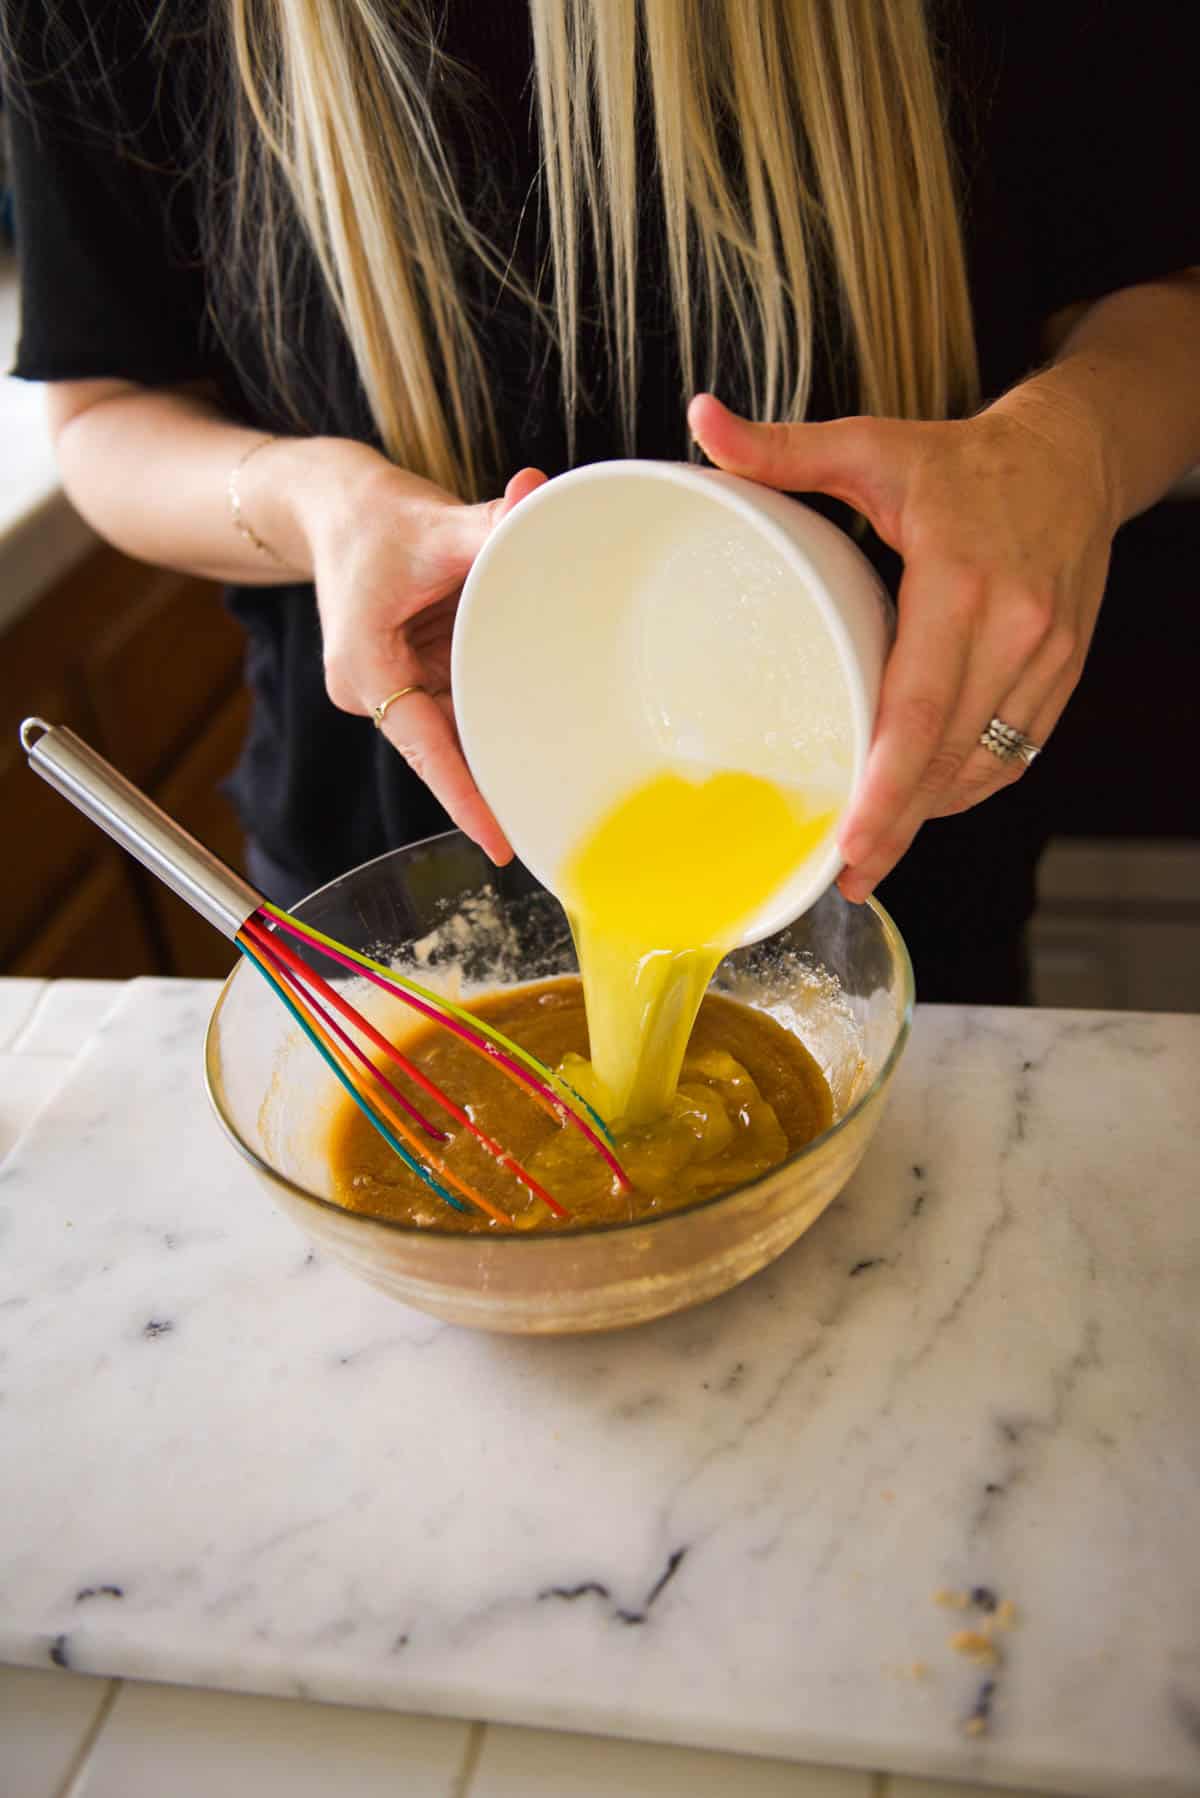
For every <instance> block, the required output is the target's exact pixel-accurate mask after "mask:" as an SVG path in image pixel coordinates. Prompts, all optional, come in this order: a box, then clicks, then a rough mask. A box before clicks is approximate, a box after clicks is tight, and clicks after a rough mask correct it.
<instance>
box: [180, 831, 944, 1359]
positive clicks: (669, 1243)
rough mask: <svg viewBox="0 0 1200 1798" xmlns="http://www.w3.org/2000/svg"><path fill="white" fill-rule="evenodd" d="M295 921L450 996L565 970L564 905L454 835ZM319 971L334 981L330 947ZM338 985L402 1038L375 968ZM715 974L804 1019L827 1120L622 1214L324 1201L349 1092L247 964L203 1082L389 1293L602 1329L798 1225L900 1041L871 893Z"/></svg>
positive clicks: (453, 1318) (831, 908)
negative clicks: (638, 1216) (335, 1117)
mask: <svg viewBox="0 0 1200 1798" xmlns="http://www.w3.org/2000/svg"><path fill="white" fill-rule="evenodd" d="M295 915H296V917H297V918H299V919H300V920H301V921H302V922H304V923H307V924H312V925H314V926H315V927H316V928H317V929H318V930H322V931H324V932H325V933H326V934H327V935H329V936H332V937H336V938H338V939H339V940H340V941H342V942H344V943H347V944H349V945H350V946H351V947H352V948H355V949H358V950H361V951H363V952H364V953H368V954H371V955H373V956H375V957H376V958H377V959H379V960H382V961H385V962H388V963H390V964H391V965H393V966H395V967H396V968H398V969H400V970H402V971H404V972H410V973H412V974H414V976H415V977H416V978H419V979H420V980H422V981H423V982H424V983H425V984H426V985H429V986H432V987H436V988H439V989H440V990H443V991H445V992H446V994H447V995H448V996H451V997H459V998H461V997H463V996H464V995H467V996H469V995H470V994H471V993H473V992H479V991H483V990H486V989H488V988H491V987H496V986H500V985H512V984H516V983H518V982H522V981H530V980H542V979H548V978H550V977H552V976H555V975H562V974H573V973H575V972H577V964H576V960H575V953H574V948H573V946H572V943H571V937H570V932H569V930H568V927H567V922H566V919H565V917H564V915H563V913H562V910H561V908H560V907H559V905H558V903H557V901H556V900H554V899H553V898H552V897H551V896H550V895H549V894H548V893H547V892H546V891H545V890H544V889H543V888H542V887H540V886H538V885H537V883H536V882H535V881H534V880H533V878H532V876H531V875H529V874H528V873H527V872H526V871H525V870H524V869H522V868H520V867H518V866H511V867H509V868H504V869H496V868H494V867H493V866H492V865H491V863H490V862H489V861H488V860H487V859H486V857H485V856H484V855H483V854H482V852H481V851H480V850H478V849H476V848H475V847H474V845H473V844H471V843H470V842H468V841H467V839H466V838H465V837H463V836H461V835H459V834H458V833H457V832H451V833H449V834H448V835H446V836H441V837H433V838H430V839H429V840H428V841H426V842H423V843H416V844H412V845H410V846H409V847H407V848H404V849H397V850H394V851H392V852H391V853H390V854H388V855H383V856H380V857H379V858H378V859H377V860H375V861H372V862H367V863H365V864H364V865H363V866H362V867H360V868H355V869H353V870H352V872H351V873H349V874H345V875H343V876H342V878H341V879H340V880H335V881H333V882H332V883H331V884H330V885H329V886H326V887H322V888H321V889H320V891H319V892H316V893H313V894H312V895H311V896H310V897H309V898H307V899H305V900H304V901H303V902H302V903H301V904H300V905H298V906H296V907H295ZM314 965H316V966H318V967H320V969H321V971H322V973H324V974H325V976H326V978H331V974H330V965H329V964H328V963H323V962H320V961H317V962H315V963H314ZM338 984H339V986H340V987H341V990H342V991H343V992H345V993H346V994H347V996H348V997H350V998H351V999H352V1000H353V1001H354V1003H355V1004H356V1005H358V1006H359V1008H360V1009H361V1010H362V1011H364V1012H365V1013H367V1015H368V1016H370V1017H371V1018H372V1019H373V1020H374V1021H375V1022H376V1023H379V1022H380V1020H381V1019H383V1018H386V1020H387V1024H388V1026H389V1028H391V1029H393V1030H395V1031H397V1032H399V1030H400V1028H401V1027H402V1026H403V1025H405V1024H407V1023H408V1022H409V1020H410V1019H411V1017H412V1014H411V1013H409V1012H407V1010H406V1008H405V1007H404V1006H402V1005H401V1004H400V1002H399V1001H397V1000H394V999H389V998H388V997H387V995H386V994H382V993H380V992H379V991H378V989H376V988H374V987H371V986H369V985H368V984H367V983H366V982H363V981H360V980H356V979H353V978H351V979H348V980H346V981H345V983H344V984H343V983H342V982H341V981H339V982H338ZM713 988H714V990H715V991H718V992H722V993H726V994H729V995H730V996H731V997H734V998H739V999H742V1000H745V1001H746V1002H748V1003H749V1004H751V1005H755V1006H759V1007H761V1008H762V1009H764V1010H766V1011H768V1012H769V1013H770V1014H771V1016H772V1017H774V1018H776V1019H777V1020H778V1021H779V1022H780V1023H782V1024H784V1025H785V1026H787V1027H788V1028H789V1029H791V1030H794V1031H795V1033H796V1034H797V1035H798V1036H799V1037H800V1039H801V1041H802V1042H803V1043H804V1044H805V1046H806V1047H807V1048H808V1049H809V1050H810V1051H811V1053H812V1054H813V1055H814V1056H815V1057H816V1059H817V1061H818V1063H819V1064H820V1066H821V1068H822V1069H823V1071H824V1073H825V1075H826V1078H827V1079H828V1080H829V1083H830V1086H831V1088H832V1091H833V1098H834V1115H835V1119H836V1121H835V1122H834V1124H833V1125H832V1126H831V1127H830V1129H828V1130H826V1131H825V1132H824V1134H823V1135H821V1136H819V1137H817V1138H816V1140H815V1141H814V1142H811V1143H809V1144H808V1146H807V1147H806V1148H804V1149H801V1150H800V1151H799V1152H798V1153H797V1154H795V1155H792V1156H791V1157H790V1158H789V1159H788V1160H787V1161H784V1162H781V1163H780V1165H779V1166H778V1167H776V1168H773V1169H772V1170H771V1171H770V1172H769V1173H767V1174H764V1175H763V1176H762V1177H761V1178H759V1179H757V1180H753V1181H751V1182H749V1183H748V1184H746V1185H744V1186H739V1187H735V1188H733V1189H732V1190H731V1191H729V1192H726V1193H722V1194H720V1195H719V1196H718V1197H716V1198H710V1199H705V1200H700V1201H697V1202H695V1203H693V1204H692V1205H690V1206H688V1207H687V1208H686V1209H683V1210H680V1211H673V1212H666V1213H663V1214H659V1215H655V1216H653V1217H650V1218H646V1219H642V1220H641V1221H639V1222H635V1223H628V1222H615V1223H613V1224H611V1225H606V1226H603V1227H601V1228H596V1227H590V1228H586V1229H585V1228H582V1227H581V1228H579V1229H575V1230H572V1229H571V1228H570V1227H567V1228H566V1229H563V1230H559V1231H556V1232H555V1233H554V1234H553V1235H547V1236H537V1235H518V1234H507V1233H497V1234H495V1235H490V1234H489V1235H483V1234H481V1235H471V1236H463V1235H450V1234H446V1235H442V1234H440V1233H439V1232H437V1231H434V1230H429V1229H418V1228H415V1227H413V1226H411V1225H407V1224H402V1223H397V1222H395V1221H393V1220H390V1219H386V1218H378V1217H372V1216H369V1215H366V1214H363V1213H361V1212H352V1211H347V1210H344V1209H343V1208H342V1207H341V1206H339V1205H337V1204H335V1203H333V1201H332V1198H331V1192H332V1183H331V1179H330V1175H329V1170H328V1166H327V1163H326V1160H325V1139H326V1132H327V1130H328V1126H329V1121H330V1118H331V1116H332V1114H333V1112H334V1111H335V1110H336V1109H337V1107H338V1105H339V1104H340V1103H341V1102H342V1094H341V1089H340V1087H338V1085H337V1084H336V1082H335V1081H334V1078H333V1076H332V1075H331V1074H330V1073H329V1071H328V1070H327V1068H326V1067H325V1065H324V1063H323V1062H322V1061H321V1060H320V1058H319V1057H318V1056H317V1054H316V1053H315V1051H314V1050H313V1049H312V1047H311V1045H310V1044H309V1043H308V1042H307V1041H306V1040H305V1039H304V1038H303V1036H302V1035H301V1033H300V1031H299V1030H298V1028H297V1026H296V1025H295V1023H294V1022H293V1020H292V1019H291V1017H290V1016H289V1014H288V1012H287V1011H286V1010H285V1008H284V1007H283V1005H282V1004H281V1003H280V1002H279V1000H278V999H277V998H276V997H275V996H274V994H273V993H272V992H271V990H270V989H269V987H268V986H267V984H266V982H265V981H263V980H262V979H260V978H259V976H258V974H257V973H256V972H255V970H254V969H252V968H251V967H249V966H247V965H246V964H245V963H244V962H243V963H241V964H240V965H239V966H238V967H237V968H236V969H235V970H234V972H233V973H232V974H231V975H230V976H229V979H228V980H227V981H226V982H225V985H224V987H223V988H222V991H221V995H220V997H219V998H218V1000H217V1004H216V1007H215V1009H214V1011H213V1015H212V1019H211V1021H210V1023H209V1028H208V1034H207V1037H206V1040H205V1068H206V1080H207V1086H208V1092H209V1096H210V1098H211V1100H212V1103H213V1107H214V1109H215V1111H216V1114H217V1117H218V1119H219V1120H220V1122H221V1125H222V1127H223V1128H224V1130H225V1132H226V1134H227V1135H228V1137H229V1138H230V1140H231V1142H232V1143H233V1144H234V1146H235V1147H236V1148H237V1149H238V1150H239V1151H240V1153H241V1154H242V1155H243V1156H244V1157H245V1158H246V1160H247V1161H248V1162H249V1163H250V1165H251V1167H252V1168H253V1169H254V1171H255V1172H256V1174H258V1176H259V1177H260V1179H261V1180H262V1182H263V1184H264V1186H265V1187H266V1189H267V1191H268V1193H269V1194H270V1196H271V1198H272V1199H273V1200H274V1201H275V1203H276V1204H278V1205H279V1206H280V1207H281V1208H282V1209H283V1210H284V1211H285V1212H286V1213H287V1214H288V1215H289V1216H290V1217H291V1218H293V1219H294V1221H295V1222H296V1223H297V1224H298V1225H299V1227H300V1228H301V1230H303V1231H304V1232H305V1234H306V1235H307V1236H308V1237H309V1238H310V1239H311V1240H312V1241H313V1242H314V1243H315V1244H316V1245H317V1246H318V1247H319V1248H320V1249H322V1250H325V1251H326V1252H328V1253H329V1254H330V1255H333V1256H335V1257H336V1258H337V1259H338V1260H339V1261H341V1262H342V1263H343V1264H344V1265H345V1266H346V1267H347V1268H349V1269H350V1271H351V1272H352V1273H355V1274H358V1275H360V1276H361V1277H362V1278H363V1279H365V1280H369V1281H370V1282H371V1284H372V1285H374V1286H378V1287H380V1288H382V1290H383V1291H385V1292H388V1293H391V1294H392V1296H393V1297H394V1298H398V1299H401V1300H403V1302H404V1303H405V1304H408V1305H414V1306H416V1307H417V1308H418V1309H420V1310H422V1311H427V1312H430V1313H432V1314H433V1315H434V1316H436V1317H441V1318H445V1319H447V1320H448V1321H449V1322H451V1323H457V1324H466V1325H469V1326H471V1327H473V1328H475V1329H484V1330H502V1331H509V1332H514V1333H518V1334H530V1335H536V1334H554V1333H566V1332H574V1331H584V1330H607V1329H615V1328H619V1327H622V1326H624V1325H627V1324H635V1323H641V1322H643V1321H645V1320H646V1319H648V1318H652V1317H659V1316H662V1315H663V1314H665V1313H667V1312H670V1311H678V1310H681V1309H683V1307H685V1306H688V1305H696V1304H699V1303H701V1302H702V1301H703V1300H705V1299H710V1298H713V1297H715V1295H716V1294H717V1293H719V1292H724V1291H726V1290H727V1288H729V1287H731V1286H735V1285H737V1283H738V1282H739V1281H741V1280H744V1279H746V1278H747V1277H748V1275H750V1274H753V1273H756V1272H757V1271H758V1269H759V1268H761V1267H765V1266H766V1264H767V1263H768V1262H769V1261H772V1260H774V1258H775V1257H776V1256H777V1255H779V1254H781V1253H782V1252H783V1250H784V1249H786V1248H788V1247H789V1245H790V1244H791V1243H793V1242H794V1241H795V1240H796V1238H797V1237H798V1236H800V1235H801V1234H802V1233H803V1232H804V1231H805V1230H807V1229H808V1227H809V1225H810V1224H812V1223H813V1222H814V1221H815V1219H817V1218H818V1217H819V1216H820V1215H821V1213H822V1211H824V1209H825V1207H826V1206H827V1205H828V1204H829V1203H830V1201H831V1200H832V1199H833V1198H834V1197H835V1196H836V1195H837V1193H838V1192H839V1191H840V1190H841V1188H842V1187H843V1186H844V1185H845V1184H846V1181H847V1180H848V1179H849V1178H850V1175H851V1174H852V1173H853V1172H854V1169H855V1168H856V1167H857V1166H858V1163H859V1161H860V1160H861V1158H862V1155H863V1151H864V1150H865V1148H866V1146H867V1143H868V1141H869V1140H870V1137H871V1133H872V1132H873V1130H874V1129H875V1126H876V1125H877V1123H878V1122H879V1118H880V1114H881V1112H882V1109H883V1103H884V1096H885V1093H886V1091H887V1088H888V1085H889V1083H890V1081H891V1077H892V1074H893V1073H894V1072H895V1069H896V1066H897V1063H898V1062H899V1059H900V1055H901V1053H902V1051H903V1048H904V1045H905V1042H906V1041H907V1038H908V1032H909V1026H910V1023H911V1017H912V1000H913V985H912V969H911V967H910V965H909V959H908V955H907V952H906V951H905V948H904V943H903V941H902V940H901V937H900V934H899V932H898V931H897V929H896V927H895V925H894V924H893V923H892V921H891V919H890V918H889V917H888V915H887V913H886V912H885V911H884V910H883V909H882V908H881V907H880V906H878V905H875V904H874V903H873V902H870V903H868V904H866V905H862V906H853V905H847V904H846V902H845V901H844V900H843V899H842V898H841V896H840V895H839V894H838V893H837V891H836V889H830V891H829V892H828V893H826V894H825V896H824V897H823V898H822V899H821V900H820V901H819V902H818V903H817V904H816V905H815V906H814V907H813V908H812V910H811V911H809V912H808V913H807V914H806V915H805V916H804V917H803V918H801V919H799V920H798V921H797V922H796V923H795V924H793V925H791V926H790V927H789V928H788V929H787V930H784V931H781V932H780V933H779V934H778V935H777V936H774V937H771V938H768V939H767V940H766V941H765V942H761V943H756V944H754V945H752V946H751V947H750V948H747V949H740V950H738V951H736V952H735V953H734V954H733V955H731V956H729V957H728V958H727V959H726V961H725V962H723V963H722V965H721V967H720V969H719V970H718V972H717V976H716V979H715V980H714V982H713ZM458 1096H459V1097H461V1096H462V1095H458Z"/></svg>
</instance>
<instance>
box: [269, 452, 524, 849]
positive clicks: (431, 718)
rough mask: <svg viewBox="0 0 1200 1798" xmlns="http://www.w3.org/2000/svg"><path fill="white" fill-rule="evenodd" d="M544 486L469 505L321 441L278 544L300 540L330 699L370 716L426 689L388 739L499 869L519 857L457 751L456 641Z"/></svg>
mask: <svg viewBox="0 0 1200 1798" xmlns="http://www.w3.org/2000/svg"><path fill="white" fill-rule="evenodd" d="M281 451H282V446H281ZM284 453H286V452H284ZM270 455H271V451H267V452H266V453H264V455H263V456H262V457H260V458H256V460H257V461H259V462H260V463H261V465H262V466H261V469H260V470H257V471H255V470H254V462H253V461H252V462H250V463H248V464H247V473H248V474H249V473H250V472H251V471H255V472H256V473H258V474H259V478H260V479H261V480H262V481H263V482H264V483H265V482H267V481H269V480H271V478H272V476H271V471H270V469H269V461H270ZM281 465H282V464H281V463H280V464H279V465H278V466H281ZM277 474H278V467H277V471H276V478H277ZM545 478H546V477H545V476H544V475H543V474H541V473H540V472H539V471H538V470H537V469H531V468H527V469H523V470H522V471H521V473H520V474H517V475H514V476H513V478H512V480H511V481H509V483H508V486H507V487H506V489H505V491H504V496H503V498H501V499H496V500H492V501H490V502H489V503H487V504H483V505H474V506H467V505H463V504H462V503H461V502H460V501H459V500H457V499H456V498H455V497H454V496H453V495H452V494H449V493H446V492H444V491H443V490H442V489H441V488H440V487H435V486H433V485H432V483H430V482H429V481H424V480H421V479H420V478H419V477H417V476H415V475H409V474H405V473H403V472H402V471H401V470H399V469H397V468H395V467H393V466H392V464H391V463H390V462H388V461H387V460H386V459H385V458H384V457H383V456H380V455H378V454H377V453H376V452H375V451H373V450H370V449H366V448H364V447H363V446H361V445H359V444H353V443H348V442H343V441H341V440H333V439H319V440H315V441H313V442H312V443H311V446H310V448H309V449H308V450H307V452H306V454H305V459H304V466H303V472H302V473H301V475H300V478H299V479H298V480H296V481H295V482H294V483H293V484H291V485H290V487H289V489H288V491H289V492H290V495H291V497H290V500H289V502H288V509H289V512H290V515H291V528H289V524H288V523H287V522H284V523H282V524H281V527H280V538H281V541H283V542H284V543H288V542H291V541H294V540H295V536H296V533H297V532H299V534H300V535H301V536H302V537H303V539H304V541H305V543H306V545H307V552H308V553H307V555H306V557H305V558H304V559H305V560H306V561H307V562H308V563H309V565H310V568H311V574H312V578H313V580H314V581H315V583H316V589H317V606H318V609H319V611H320V615H321V632H322V637H323V640H324V650H325V684H326V687H327V689H328V692H329V697H330V699H331V700H332V701H333V703H334V705H336V706H338V707H339V708H340V709H341V710H342V711H344V712H353V713H356V714H358V715H359V716H363V717H370V716H371V714H372V712H373V711H374V709H375V707H376V706H377V705H379V704H380V703H381V702H382V701H383V700H385V699H386V698H387V697H388V695H389V694H392V693H395V692H397V691H398V690H399V689H400V688H403V687H413V688H419V689H421V690H420V691H418V692H412V693H406V694H405V695H404V696H403V698H400V699H397V700H395V702H394V703H393V704H392V705H391V706H390V707H389V708H388V711H387V715H386V717H385V719H384V722H383V726H382V729H383V732H384V735H385V736H386V737H387V739H388V741H389V742H390V743H391V744H392V746H393V748H395V749H396V750H398V752H399V753H400V754H401V755H402V756H403V757H404V759H405V761H406V762H407V763H408V765H409V767H410V768H412V769H413V771H414V773H416V774H419V775H420V777H421V779H422V780H423V781H424V782H425V784H426V785H427V786H428V787H429V788H430V789H431V790H432V792H433V793H434V795H435V796H436V798H437V799H439V800H440V801H441V803H442V805H443V806H444V807H445V809H446V811H447V812H449V814H450V816H451V817H452V818H453V819H454V822H455V823H456V824H457V825H458V826H459V827H460V828H461V829H462V830H464V831H465V832H466V833H467V835H468V836H469V837H471V838H473V839H474V841H475V842H477V843H478V844H479V845H480V846H481V847H482V848H483V849H484V850H486V851H487V853H488V855H490V856H491V857H492V859H493V861H496V862H506V861H508V860H509V859H510V858H511V856H512V850H511V848H510V847H509V844H508V842H507V840H506V838H505V836H504V833H503V831H502V830H501V829H500V826H499V824H498V823H497V822H496V819H495V818H494V817H493V815H492V813H491V812H490V811H489V809H488V807H487V805H486V804H485V802H484V799H483V796H482V794H481V793H480V792H479V789H478V787H477V786H476V785H475V782H474V781H473V780H472V778H471V774H470V771H469V770H468V768H467V764H466V761H465V760H464V758H463V753H462V750H461V748H460V747H459V742H458V734H457V732H456V730H455V727H454V707H453V703H452V700H451V697H450V641H451V634H452V631H453V628H454V614H455V611H456V609H457V606H458V598H459V593H460V590H461V588H462V583H463V580H464V579H465V577H466V574H467V571H468V569H469V568H470V566H471V564H472V562H473V561H474V560H475V557H476V556H477V555H478V553H479V551H480V549H481V548H482V547H483V544H484V542H485V541H486V539H487V536H488V534H489V532H490V531H491V530H492V529H493V527H494V526H495V525H497V524H498V523H499V522H500V520H501V518H503V516H504V514H505V513H506V512H507V511H509V510H510V509H511V508H512V507H513V506H514V505H516V504H517V502H518V501H519V500H521V499H523V498H524V497H525V496H526V494H528V493H531V492H532V491H533V490H534V488H535V487H539V486H540V485H541V484H542V482H543V481H544V480H545ZM247 509H248V510H249V509H250V508H249V506H248V508H247ZM266 515H267V514H266V513H265V512H264V516H266Z"/></svg>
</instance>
